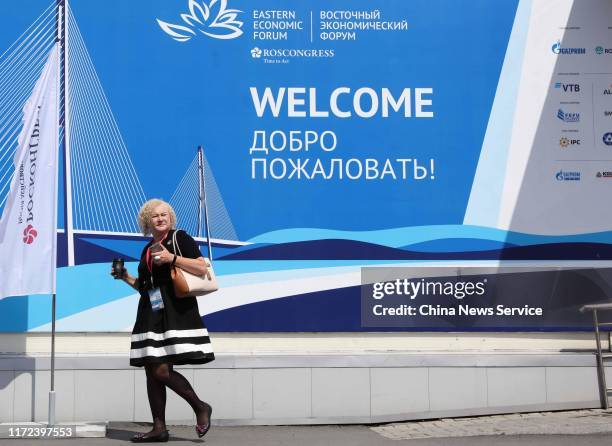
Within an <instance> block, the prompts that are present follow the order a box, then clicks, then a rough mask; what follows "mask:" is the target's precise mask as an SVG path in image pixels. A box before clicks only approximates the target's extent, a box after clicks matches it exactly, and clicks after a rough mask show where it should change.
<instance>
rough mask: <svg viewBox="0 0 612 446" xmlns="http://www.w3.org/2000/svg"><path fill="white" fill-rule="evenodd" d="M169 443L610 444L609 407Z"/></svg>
mask: <svg viewBox="0 0 612 446" xmlns="http://www.w3.org/2000/svg"><path fill="white" fill-rule="evenodd" d="M149 428H150V427H149V425H148V424H146V423H110V424H109V426H108V429H107V436H106V438H78V439H59V440H50V439H45V440H36V439H20V440H13V439H3V440H0V445H15V444H19V445H20V446H21V445H24V446H25V445H36V446H40V445H41V444H50V445H58V446H59V445H64V444H65V445H69V446H76V445H86V446H102V445H104V446H111V445H119V444H131V443H130V441H129V439H130V438H131V437H132V435H133V434H134V433H135V432H146V431H147V430H149ZM169 429H170V444H172V445H174V446H179V445H193V444H203V445H210V446H212V445H223V446H234V445H236V446H237V445H241V446H243V445H248V446H251V445H253V446H284V445H289V446H293V445H295V446H329V445H333V446H345V445H346V446H349V445H350V446H376V445H386V446H389V445H398V446H400V445H410V446H441V445H444V446H481V445H482V446H485V445H486V446H490V445H495V446H519V445H520V446H525V445H534V446H570V445H571V446H576V445H593V446H599V445H602V446H603V445H610V444H612V411H603V410H579V411H565V412H542V413H532V414H510V415H496V416H487V417H469V418H455V419H442V420H431V421H422V422H405V423H390V424H384V425H378V426H363V425H341V426H337V425H324V426H243V427H220V426H213V427H212V429H211V430H210V432H209V433H208V434H207V435H206V437H205V440H202V439H198V438H197V436H196V434H195V432H194V429H193V427H192V426H170V427H169Z"/></svg>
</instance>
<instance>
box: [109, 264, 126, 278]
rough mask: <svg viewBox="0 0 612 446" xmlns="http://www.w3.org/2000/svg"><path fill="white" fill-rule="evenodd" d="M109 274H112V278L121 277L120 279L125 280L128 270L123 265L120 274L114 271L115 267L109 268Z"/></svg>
mask: <svg viewBox="0 0 612 446" xmlns="http://www.w3.org/2000/svg"><path fill="white" fill-rule="evenodd" d="M110 275H111V276H113V278H115V279H121V280H125V279H126V278H127V277H128V276H129V274H128V271H127V269H126V268H125V267H124V268H123V269H122V270H121V275H119V274H117V273H116V272H115V268H111V270H110Z"/></svg>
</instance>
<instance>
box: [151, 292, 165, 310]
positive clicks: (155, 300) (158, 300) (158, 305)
mask: <svg viewBox="0 0 612 446" xmlns="http://www.w3.org/2000/svg"><path fill="white" fill-rule="evenodd" d="M149 301H150V302H151V308H152V309H153V311H159V310H161V309H163V308H164V300H163V299H162V295H161V291H160V289H159V288H153V289H152V290H149Z"/></svg>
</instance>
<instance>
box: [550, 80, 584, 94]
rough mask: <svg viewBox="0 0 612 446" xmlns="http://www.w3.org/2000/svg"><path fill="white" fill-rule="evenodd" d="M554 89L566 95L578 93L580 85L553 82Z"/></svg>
mask: <svg viewBox="0 0 612 446" xmlns="http://www.w3.org/2000/svg"><path fill="white" fill-rule="evenodd" d="M555 88H560V89H562V90H563V91H564V92H566V93H578V92H579V91H580V84H564V83H562V82H555Z"/></svg>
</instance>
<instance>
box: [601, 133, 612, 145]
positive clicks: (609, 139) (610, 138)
mask: <svg viewBox="0 0 612 446" xmlns="http://www.w3.org/2000/svg"><path fill="white" fill-rule="evenodd" d="M601 139H602V140H603V142H604V144H605V145H607V146H612V132H607V133H604V135H603V137H602V138H601Z"/></svg>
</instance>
